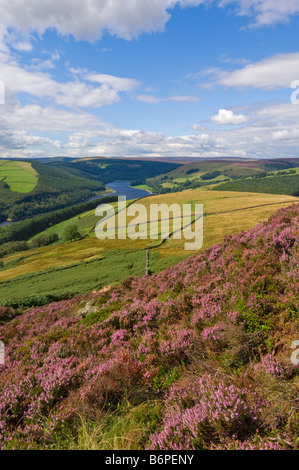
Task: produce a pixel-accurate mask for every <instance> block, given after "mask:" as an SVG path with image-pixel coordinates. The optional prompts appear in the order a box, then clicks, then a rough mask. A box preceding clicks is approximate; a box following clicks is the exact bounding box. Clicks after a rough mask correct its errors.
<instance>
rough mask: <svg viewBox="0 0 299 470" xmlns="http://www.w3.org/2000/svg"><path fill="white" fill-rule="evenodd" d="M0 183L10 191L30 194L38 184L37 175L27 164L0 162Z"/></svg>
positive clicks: (29, 164)
mask: <svg viewBox="0 0 299 470" xmlns="http://www.w3.org/2000/svg"><path fill="white" fill-rule="evenodd" d="M0 181H2V182H3V183H6V184H7V185H8V186H9V188H10V189H11V191H15V192H18V193H30V192H31V191H32V190H33V189H34V188H35V186H36V185H37V182H38V173H37V171H36V170H35V169H34V168H33V167H32V165H31V163H29V162H19V161H9V160H0Z"/></svg>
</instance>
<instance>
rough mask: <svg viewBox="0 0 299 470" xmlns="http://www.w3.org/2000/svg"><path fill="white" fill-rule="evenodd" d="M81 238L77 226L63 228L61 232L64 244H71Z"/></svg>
mask: <svg viewBox="0 0 299 470" xmlns="http://www.w3.org/2000/svg"><path fill="white" fill-rule="evenodd" d="M80 237H81V233H80V232H79V230H78V227H77V225H75V224H74V225H68V226H67V227H65V229H64V232H63V238H64V240H65V241H66V242H72V241H73V240H77V239H78V238H80Z"/></svg>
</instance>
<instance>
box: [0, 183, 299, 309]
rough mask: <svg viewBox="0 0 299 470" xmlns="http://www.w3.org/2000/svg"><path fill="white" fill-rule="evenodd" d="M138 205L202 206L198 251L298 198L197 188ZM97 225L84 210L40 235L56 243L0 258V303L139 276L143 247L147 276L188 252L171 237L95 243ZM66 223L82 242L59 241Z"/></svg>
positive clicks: (32, 299) (80, 290)
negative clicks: (53, 237) (0, 267)
mask: <svg viewBox="0 0 299 470" xmlns="http://www.w3.org/2000/svg"><path fill="white" fill-rule="evenodd" d="M139 202H140V201H139ZM142 202H143V204H144V206H145V208H146V209H147V210H148V211H149V206H150V204H162V203H167V204H174V203H178V204H180V205H182V204H188V203H191V204H193V206H194V204H195V203H200V204H203V207H204V221H203V222H204V240H203V247H202V250H204V249H206V248H208V247H210V246H212V245H214V244H216V243H218V242H221V241H222V240H223V239H224V237H225V236H226V235H229V234H236V233H238V232H240V231H241V230H247V229H248V228H250V227H253V226H255V225H256V224H258V223H259V222H262V221H265V220H267V219H268V218H269V217H270V216H271V214H273V213H274V212H275V211H276V210H277V209H278V208H279V207H284V206H286V205H290V204H292V203H293V202H298V198H295V197H290V196H281V195H270V194H254V193H244V192H243V193H237V192H228V191H223V192H221V191H210V190H203V189H197V190H188V191H183V192H180V193H174V194H171V195H169V194H168V195H159V196H150V197H148V198H145V199H144V200H142ZM130 220H132V219H130V218H128V222H130ZM98 221H99V217H96V216H95V214H94V212H93V211H89V212H86V213H84V214H81V215H80V216H77V217H75V218H73V219H71V220H69V221H67V222H63V223H61V224H58V225H56V226H53V227H51V228H50V229H49V230H47V231H46V232H45V233H47V234H49V233H58V234H59V236H60V240H59V241H58V243H57V244H54V245H52V246H48V247H43V248H38V249H35V250H29V251H25V252H21V253H17V254H15V255H10V256H7V257H5V258H4V259H3V262H4V269H3V270H1V271H0V305H10V304H13V305H15V304H17V303H18V302H19V303H20V304H23V303H24V304H26V303H28V304H30V303H32V302H33V303H35V302H36V303H44V302H45V300H47V299H48V297H47V296H49V295H50V296H53V298H54V299H56V298H64V297H67V296H70V295H75V294H77V293H85V292H88V291H91V290H93V289H100V288H102V287H103V286H105V285H107V284H117V283H119V282H121V281H123V280H124V279H125V278H126V277H128V276H142V275H144V274H145V264H146V253H145V249H147V248H150V255H149V264H150V266H149V267H150V271H151V272H152V273H157V272H160V271H162V270H163V269H165V268H166V267H168V266H170V265H174V264H176V263H177V262H179V261H180V260H181V259H183V258H185V257H188V256H190V255H193V254H194V252H192V251H185V249H184V243H185V240H184V239H182V240H174V239H173V237H170V239H169V240H166V241H165V242H164V243H162V244H161V240H150V239H147V240H134V241H133V240H130V239H126V240H118V239H116V240H103V241H102V240H98V239H97V238H96V236H95V231H94V227H95V225H96V223H97V222H98ZM116 221H117V218H116ZM71 223H75V224H76V225H77V226H78V228H79V230H80V232H81V234H82V235H84V238H82V239H81V240H78V241H75V242H72V243H64V241H63V239H62V238H61V237H62V234H63V230H64V228H65V226H67V225H69V224H71ZM171 223H172V222H171ZM170 225H171V224H170ZM33 293H34V295H33ZM51 298H52V297H51Z"/></svg>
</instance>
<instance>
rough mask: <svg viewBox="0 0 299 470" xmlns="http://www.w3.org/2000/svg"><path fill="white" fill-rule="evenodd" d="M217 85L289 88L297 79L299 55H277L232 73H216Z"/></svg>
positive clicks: (298, 76) (298, 74)
mask: <svg viewBox="0 0 299 470" xmlns="http://www.w3.org/2000/svg"><path fill="white" fill-rule="evenodd" d="M217 73H218V80H217V81H218V83H220V84H222V85H226V86H233V87H252V88H267V89H276V88H289V87H290V84H291V82H292V81H293V80H295V79H297V78H299V53H298V52H296V53H289V54H278V55H275V56H273V57H270V58H267V59H263V60H261V61H259V62H255V63H251V64H248V65H246V66H245V67H243V68H242V69H238V70H235V71H233V72H225V71H220V72H219V71H218V72H217V71H216V76H217Z"/></svg>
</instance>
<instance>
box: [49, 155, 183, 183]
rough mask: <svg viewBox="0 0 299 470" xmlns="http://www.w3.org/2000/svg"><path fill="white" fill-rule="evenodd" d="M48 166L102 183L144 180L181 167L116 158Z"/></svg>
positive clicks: (178, 165)
mask: <svg viewBox="0 0 299 470" xmlns="http://www.w3.org/2000/svg"><path fill="white" fill-rule="evenodd" d="M49 165H50V166H51V167H55V168H60V169H63V170H65V171H67V172H68V173H70V174H73V175H76V176H80V177H83V178H91V179H95V180H99V181H101V182H103V183H109V182H111V181H117V180H123V181H136V180H144V179H146V178H153V177H155V176H157V175H162V174H165V173H169V172H170V171H173V170H175V169H177V168H179V167H180V166H181V164H180V163H169V162H161V161H154V160H135V159H117V158H109V159H108V158H91V159H88V158H86V159H78V160H74V161H72V162H53V163H50V164H49Z"/></svg>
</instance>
